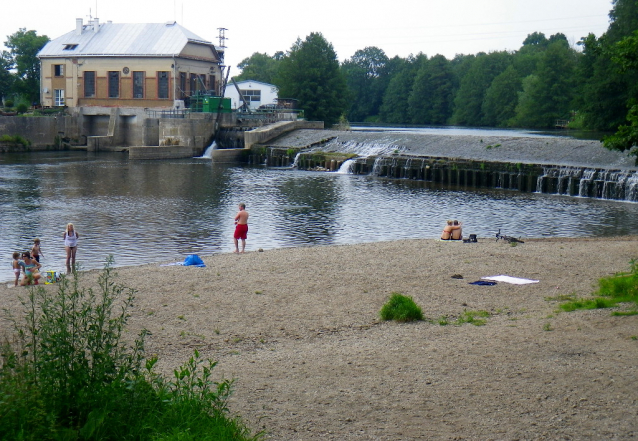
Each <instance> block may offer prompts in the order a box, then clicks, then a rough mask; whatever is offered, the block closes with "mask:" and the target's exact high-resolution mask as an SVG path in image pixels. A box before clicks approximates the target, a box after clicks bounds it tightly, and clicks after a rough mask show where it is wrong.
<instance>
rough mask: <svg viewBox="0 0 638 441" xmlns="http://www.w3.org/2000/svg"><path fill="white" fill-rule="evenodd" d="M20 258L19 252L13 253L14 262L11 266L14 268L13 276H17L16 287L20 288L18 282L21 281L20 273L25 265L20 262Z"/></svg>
mask: <svg viewBox="0 0 638 441" xmlns="http://www.w3.org/2000/svg"><path fill="white" fill-rule="evenodd" d="M19 258H20V253H18V252H15V253H13V262H12V263H11V266H12V268H13V274H15V276H16V280H15V285H14V286H18V281H19V280H20V273H21V272H22V266H23V265H24V262H23V261H21V260H19Z"/></svg>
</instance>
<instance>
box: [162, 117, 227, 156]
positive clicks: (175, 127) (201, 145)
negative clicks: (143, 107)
mask: <svg viewBox="0 0 638 441" xmlns="http://www.w3.org/2000/svg"><path fill="white" fill-rule="evenodd" d="M199 116H200V117H199V118H197V119H195V118H189V119H172V118H162V119H160V120H159V145H160V146H166V145H180V146H185V147H193V148H195V149H199V150H200V151H203V149H205V148H206V147H208V146H209V145H210V142H211V139H212V137H213V134H214V133H215V126H216V119H215V115H214V114H211V113H203V114H201V115H199Z"/></svg>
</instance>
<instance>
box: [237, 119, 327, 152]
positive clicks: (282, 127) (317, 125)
mask: <svg viewBox="0 0 638 441" xmlns="http://www.w3.org/2000/svg"><path fill="white" fill-rule="evenodd" d="M298 129H317V130H323V121H284V122H279V123H275V124H271V125H268V126H265V127H259V128H258V129H255V130H251V131H250V132H246V133H244V148H246V149H250V148H251V147H252V146H253V145H254V144H263V143H265V142H268V141H270V140H271V139H274V138H276V137H277V136H280V135H283V134H284V133H287V132H291V131H293V130H298Z"/></svg>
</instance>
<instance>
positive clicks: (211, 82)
mask: <svg viewBox="0 0 638 441" xmlns="http://www.w3.org/2000/svg"><path fill="white" fill-rule="evenodd" d="M208 90H212V91H213V92H215V76H214V75H209V76H208Z"/></svg>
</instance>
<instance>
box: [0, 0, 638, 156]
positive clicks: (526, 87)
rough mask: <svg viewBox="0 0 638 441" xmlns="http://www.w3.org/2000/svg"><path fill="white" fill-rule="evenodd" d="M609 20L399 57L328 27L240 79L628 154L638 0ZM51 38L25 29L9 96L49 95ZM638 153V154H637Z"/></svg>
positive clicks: (9, 72)
mask: <svg viewBox="0 0 638 441" xmlns="http://www.w3.org/2000/svg"><path fill="white" fill-rule="evenodd" d="M609 19H610V23H609V27H608V29H607V31H606V32H605V33H604V34H603V35H602V36H600V37H599V38H597V37H596V36H595V35H594V34H589V35H587V36H585V37H582V38H581V39H580V41H579V42H578V43H577V45H576V47H573V46H571V45H570V44H569V42H568V41H567V38H566V37H565V35H564V34H562V33H557V34H554V35H551V36H549V37H547V36H546V35H544V34H543V33H540V32H534V33H532V34H529V35H528V36H527V38H526V39H525V40H524V41H523V42H522V45H521V47H520V48H519V49H518V50H516V51H496V52H490V53H483V52H481V53H478V54H473V55H464V54H459V55H456V56H455V57H454V58H453V59H451V60H450V59H447V58H446V57H444V56H442V55H438V54H437V55H434V56H431V57H429V56H427V55H426V54H423V53H419V54H417V55H410V56H408V57H406V58H402V57H398V56H396V57H393V58H389V57H388V56H387V55H386V54H385V52H384V51H383V50H382V49H380V48H378V47H366V48H364V49H361V50H358V51H356V52H355V54H354V55H353V56H352V57H351V58H349V59H348V60H346V61H344V62H343V63H339V60H338V58H337V54H336V52H335V50H334V47H333V46H332V44H331V43H329V42H328V41H327V40H326V39H325V38H324V37H323V35H322V34H321V33H311V34H310V35H308V36H307V37H306V38H305V39H304V40H302V39H300V38H299V39H297V41H296V42H295V43H294V44H293V45H292V47H291V48H290V49H289V50H288V51H286V52H283V51H280V52H276V53H275V54H274V55H272V56H270V55H268V54H265V53H254V54H253V55H251V56H250V57H248V58H246V59H244V60H242V61H241V63H239V64H238V66H237V67H238V68H239V69H241V74H240V75H238V76H236V77H235V80H237V81H239V80H246V79H249V80H256V81H262V82H266V83H270V84H274V85H276V86H277V87H278V88H279V97H280V98H294V99H297V100H298V101H299V105H300V108H302V109H304V111H305V115H306V117H307V118H308V119H313V120H320V121H325V123H326V125H327V126H330V125H332V124H335V123H336V122H338V121H339V120H347V121H353V122H372V123H388V124H415V125H449V124H452V125H462V126H483V127H521V128H539V129H542V128H550V127H554V125H555V124H556V121H557V120H563V121H569V127H570V128H578V129H585V130H596V131H604V132H615V133H614V134H613V135H609V136H607V137H605V138H604V144H605V146H606V147H608V148H614V149H618V150H621V151H624V150H628V149H630V148H631V147H632V146H635V145H637V144H638V2H637V1H636V0H612V9H611V11H610V13H609ZM48 41H49V39H48V37H46V36H38V35H37V34H36V33H35V31H27V30H26V29H20V30H19V31H18V32H16V33H15V34H13V35H10V36H8V40H7V41H6V42H5V46H6V47H7V48H9V51H3V52H2V54H1V56H0V67H1V69H0V97H5V98H6V97H13V96H15V97H18V99H20V100H23V101H26V102H27V103H29V104H32V103H37V101H38V100H39V87H40V86H39V79H40V72H39V69H40V67H39V66H40V65H39V62H38V60H37V57H36V54H37V52H38V51H39V50H40V49H41V48H42V47H43V46H44V45H45V44H46V43H47V42H48ZM633 153H635V154H637V155H638V152H636V151H633Z"/></svg>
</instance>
